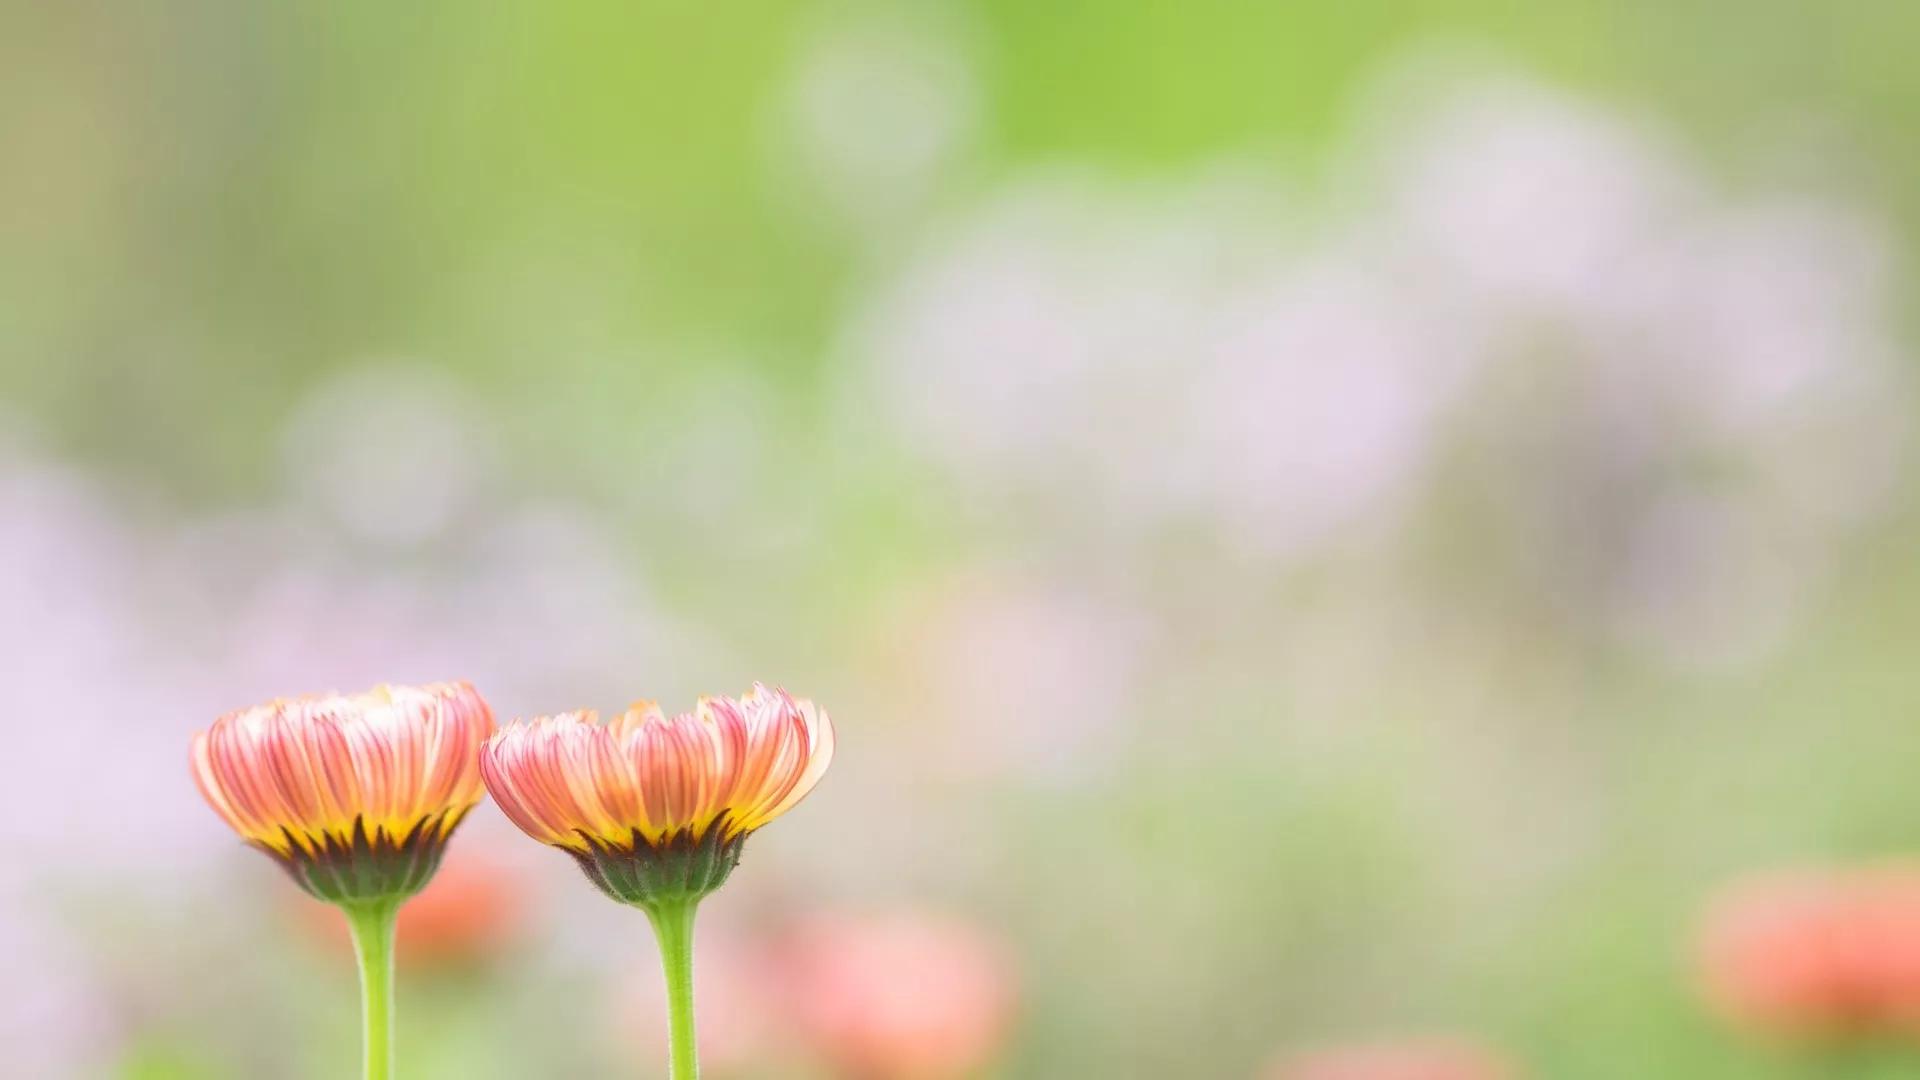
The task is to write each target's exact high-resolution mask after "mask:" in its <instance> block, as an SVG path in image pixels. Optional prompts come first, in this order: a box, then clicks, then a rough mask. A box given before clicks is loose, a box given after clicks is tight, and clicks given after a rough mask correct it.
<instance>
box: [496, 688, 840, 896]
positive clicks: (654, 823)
mask: <svg viewBox="0 0 1920 1080" xmlns="http://www.w3.org/2000/svg"><path fill="white" fill-rule="evenodd" d="M597 720H598V717H597V716H596V715H595V714H594V713H592V712H572V713H562V714H560V715H557V716H543V717H540V718H538V719H536V720H533V721H531V722H528V723H525V724H513V725H511V726H509V727H507V728H505V729H503V730H501V731H500V732H499V733H498V734H496V735H495V736H494V737H493V738H492V739H491V740H489V741H488V743H487V745H486V746H485V747H484V748H483V749H482V750H481V754H480V769H481V773H482V774H483V775H484V777H485V778H486V785H487V789H488V790H489V791H491V792H492V793H493V797H494V801H496V802H498V803H499V804H500V809H501V810H503V811H505V812H506V815H507V817H508V818H510V819H512V821H513V823H514V824H515V825H518V826H519V827H520V828H521V830H522V831H524V832H525V833H526V834H527V835H528V836H531V837H533V838H534V839H535V840H539V841H540V842H542V843H545V844H551V845H553V846H554V847H558V848H560V849H562V850H564V851H566V852H567V853H568V854H570V855H572V856H573V857H574V858H575V860H577V861H578V862H579V863H580V866H581V868H582V869H584V870H585V871H586V873H587V876H588V878H590V879H591V880H592V881H593V883H594V884H595V885H598V886H599V887H600V888H601V890H602V891H604V892H606V893H607V894H608V895H610V896H612V897H614V898H615V899H617V900H621V901H623V902H625V903H631V904H641V905H647V904H651V903H654V902H655V901H656V900H658V899H659V898H660V897H662V896H665V895H684V896H696V897H697V896H701V895H704V894H706V893H708V892H711V891H712V890H713V889H715V888H718V887H719V885H720V883H721V882H722V881H724V880H725V879H726V876H727V874H728V873H730V872H731V871H732V869H733V867H734V865H735V864H736V863H738V861H739V858H740V845H741V843H742V842H743V841H744V840H745V839H746V837H747V835H748V834H750V833H752V832H753V831H754V830H756V829H758V828H760V827H761V826H763V825H765V824H767V823H768V822H770V821H772V820H773V819H774V818H777V817H779V816H780V815H781V814H784V813H786V812H787V811H788V810H791V809H792V808H793V807H794V806H795V805H797V804H798V803H799V802H800V800H801V799H803V798H805V797H806V795H807V793H808V792H810V791H812V790H813V787H814V785H815V784H816V783H818V782H819V780H820V777H821V776H822V775H823V774H825V773H826V771H827V766H828V764H830V763H831V762H832V761H833V745H834V739H833V723H832V721H831V720H829V719H828V717H827V714H826V712H825V711H824V710H821V709H817V708H815V707H814V705H813V703H812V702H810V701H807V700H805V699H801V698H795V697H793V696H791V695H790V694H788V693H787V692H786V691H785V690H776V689H769V688H767V687H765V686H762V685H759V684H755V685H754V687H753V689H751V690H749V691H748V692H747V693H746V694H744V695H742V696H741V697H740V698H738V699H734V698H725V697H706V698H701V699H700V702H699V706H698V708H697V709H696V710H695V711H694V712H692V713H683V714H681V715H679V716H675V717H673V718H671V719H669V718H668V717H667V716H666V715H665V714H664V713H662V712H661V711H660V708H659V706H657V705H655V704H653V703H652V702H641V703H639V704H636V705H634V706H633V707H632V708H630V709H629V710H627V712H626V713H624V714H622V715H621V716H618V717H616V718H614V719H613V720H612V721H610V722H609V723H607V724H604V725H603V724H600V723H597ZM665 853H672V854H673V855H675V858H673V859H671V860H664V861H663V860H660V859H655V858H652V857H651V856H652V855H658V854H665ZM635 856H643V857H642V858H635Z"/></svg>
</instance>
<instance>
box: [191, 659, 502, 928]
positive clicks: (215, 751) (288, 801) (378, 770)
mask: <svg viewBox="0 0 1920 1080" xmlns="http://www.w3.org/2000/svg"><path fill="white" fill-rule="evenodd" d="M492 731H493V712H492V710H490V709H489V708H488V707H487V703H486V702H485V701H483V700H481V698H480V695H479V694H478V693H476V692H475V691H474V689H473V687H471V686H469V685H467V684H466V683H463V682H461V683H435V684H432V685H428V686H381V687H377V688H375V689H373V690H369V691H367V692H366V693H362V694H329V695H316V696H312V697H302V698H283V699H281V700H278V701H271V702H268V703H267V704H265V705H256V706H254V707H252V708H250V709H241V710H239V711H238V712H232V713H228V714H227V715H225V716H223V717H221V718H220V719H218V720H216V721H214V724H213V726H212V727H211V728H208V729H207V730H206V731H203V732H200V733H198V734H197V735H195V736H194V739H193V778H194V781H195V782H196V783H198V784H199V786H200V793H201V794H202V795H204V796H206V799H207V802H208V803H209V804H211V805H212V807H213V809H214V811H215V812H216V813H218V814H219V815H220V816H221V817H222V818H224V819H226V822H227V824H228V825H231V826H233V830H234V831H235V832H237V833H239V834H240V837H241V839H243V840H245V841H246V842H247V843H249V844H251V845H252V846H254V847H256V848H258V849H260V850H261V851H263V852H266V853H267V854H268V855H271V856H272V857H273V858H274V861H276V862H278V863H279V864H280V865H281V867H283V868H284V869H285V870H286V871H287V873H288V874H289V875H290V876H292V878H293V880H294V881H295V883H297V884H298V885H299V886H300V887H301V888H303V889H305V890H306V891H307V892H309V893H311V894H312V895H314V896H315V897H318V898H319V899H321V900H326V901H329V902H332V903H336V904H353V903H363V902H376V901H383V900H395V899H404V898H405V897H408V896H411V895H413V894H414V893H416V892H419V891H420V889H421V888H422V887H423V886H425V885H426V883H427V881H428V879H429V878H431V877H432V876H433V872H434V870H435V869H436V868H437V867H438V866H439V865H440V856H441V853H442V852H444V851H445V850H446V842H447V838H448V837H449V836H451V835H452V834H453V830H454V827H455V826H457V825H459V824H460V819H461V818H463V817H465V816H466V814H467V811H469V810H471V809H473V807H474V804H476V803H478V802H479V801H480V799H481V798H482V797H483V796H484V795H485V794H486V791H485V788H484V787H483V786H482V785H481V782H480V767H479V752H480V747H481V744H482V743H484V742H485V741H486V738H487V736H488V735H489V734H491V733H492Z"/></svg>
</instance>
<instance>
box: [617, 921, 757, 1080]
mask: <svg viewBox="0 0 1920 1080" xmlns="http://www.w3.org/2000/svg"><path fill="white" fill-rule="evenodd" d="M768 954H769V950H768V949H767V947H766V946H765V944H764V943H762V942H761V941H759V940H757V939H755V938H754V937H752V936H750V935H743V934H741V933H739V932H738V931H737V930H736V929H735V928H734V927H732V926H731V925H729V924H727V923H723V922H718V921H716V920H715V919H713V918H712V917H710V916H709V917H705V918H703V919H702V920H701V923H700V925H699V927H698V928H697V929H696V931H695V944H694V955H695V956H696V957H698V961H697V963H698V967H697V968H696V970H695V973H694V980H693V1009H694V1015H695V1016H696V1017H698V1018H699V1027H698V1038H699V1044H700V1068H701V1072H703V1073H705V1074H708V1075H712V1076H764V1075H767V1074H768V1073H769V1072H770V1071H771V1069H772V1068H773V1067H774V1065H775V1063H777V1062H780V1061H784V1060H786V1059H787V1058H788V1056H789V1054H788V1050H789V1048H790V1046H791V1039H790V1034H789V1031H788V1028H787V1022H786V1014H785V1013H784V1012H783V1011H782V1007H781V1002H780V1000H779V997H780V995H779V993H778V988H777V986H775V985H774V984H773V983H771V982H770V981H769V979H768V973H769V971H771V970H774V968H773V965H772V958H771V957H770V956H769V955H768ZM614 1022H615V1024H616V1028H617V1034H618V1038H619V1039H620V1040H621V1041H622V1042H624V1043H627V1044H629V1045H632V1046H634V1047H635V1052H636V1053H637V1054H639V1055H642V1056H644V1057H645V1058H646V1060H647V1061H649V1062H653V1063H660V1062H664V1061H666V1060H667V993H666V983H665V982H664V980H663V979H662V978H661V975H660V972H659V970H658V969H657V968H656V967H654V966H652V965H637V966H636V967H635V968H634V969H633V972H632V982H631V984H630V985H629V987H628V990H627V993H626V995H625V997H624V999H623V1001H622V1003H621V1005H620V1007H619V1008H618V1009H617V1010H616V1013H615V1016H614Z"/></svg>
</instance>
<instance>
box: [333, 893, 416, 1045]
mask: <svg viewBox="0 0 1920 1080" xmlns="http://www.w3.org/2000/svg"><path fill="white" fill-rule="evenodd" d="M400 903H401V902H400V900H398V899H392V900H380V901H375V902H373V903H369V904H358V905H353V906H347V907H342V908H341V910H342V911H344V912H345V913H346V916H347V925H348V926H350V927H352V928H353V951H354V955H355V956H356V957H358V958H359V961H360V1027H361V1046H362V1047H363V1049H364V1050H365V1053H366V1066H365V1068H364V1070H363V1072H362V1075H363V1076H364V1078H365V1080H392V1077H393V926H394V922H395V920H396V918H397V917H398V915H399V914H400Z"/></svg>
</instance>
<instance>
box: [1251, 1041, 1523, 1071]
mask: <svg viewBox="0 0 1920 1080" xmlns="http://www.w3.org/2000/svg"><path fill="white" fill-rule="evenodd" d="M1518 1075H1519V1073H1518V1071H1517V1070H1516V1069H1515V1068H1514V1067H1513V1066H1512V1065H1511V1064H1509V1063H1508V1062H1507V1061H1506V1060H1505V1059H1503V1058H1502V1057H1500V1056H1499V1055H1498V1054H1495V1053H1494V1052H1493V1051H1491V1050H1487V1049H1484V1048H1482V1047H1479V1046H1476V1045H1474V1044H1473V1043H1470V1042H1464V1041H1458V1040H1452V1039H1432V1040H1420V1041H1412V1042H1401V1043H1380V1044H1376V1045H1359V1046H1343V1047H1331V1048H1328V1049H1323V1050H1314V1051H1309V1052H1307V1053H1304V1054H1297V1055H1289V1056H1287V1057H1284V1058H1282V1059H1280V1060H1278V1061H1276V1062H1275V1063H1274V1064H1273V1065H1272V1066H1271V1067H1270V1068H1269V1069H1268V1070H1267V1071H1266V1073H1265V1074H1264V1078H1265V1080H1514V1078H1515V1077H1517V1076H1518Z"/></svg>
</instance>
